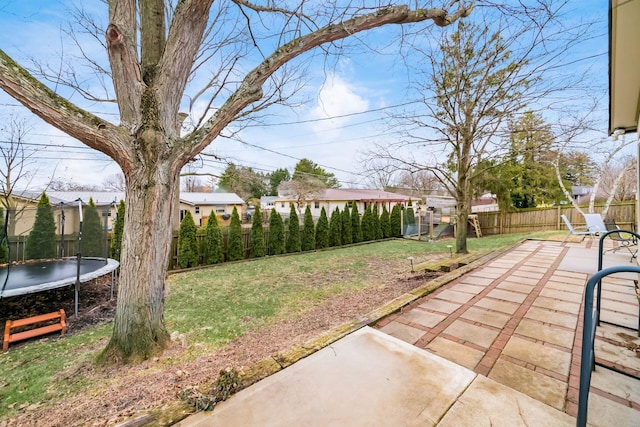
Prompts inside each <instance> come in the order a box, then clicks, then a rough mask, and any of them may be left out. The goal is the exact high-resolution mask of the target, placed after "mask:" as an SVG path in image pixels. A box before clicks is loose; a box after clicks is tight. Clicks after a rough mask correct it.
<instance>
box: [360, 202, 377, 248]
mask: <svg viewBox="0 0 640 427" xmlns="http://www.w3.org/2000/svg"><path fill="white" fill-rule="evenodd" d="M361 227H362V241H363V242H369V241H371V240H375V239H376V230H375V224H374V220H373V212H372V211H371V205H369V206H367V208H366V209H365V210H364V213H363V214H362V225H361Z"/></svg>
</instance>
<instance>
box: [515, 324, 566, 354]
mask: <svg viewBox="0 0 640 427" xmlns="http://www.w3.org/2000/svg"><path fill="white" fill-rule="evenodd" d="M516 333H517V334H520V335H524V336H526V337H529V338H533V339H535V340H538V341H543V342H548V343H551V344H555V345H557V346H560V347H564V348H567V349H571V347H572V346H573V340H574V338H575V331H573V330H570V329H565V328H561V327H557V326H553V325H541V324H540V323H539V322H536V321H533V320H529V319H526V318H525V319H522V320H521V321H520V324H519V325H518V327H517V328H516Z"/></svg>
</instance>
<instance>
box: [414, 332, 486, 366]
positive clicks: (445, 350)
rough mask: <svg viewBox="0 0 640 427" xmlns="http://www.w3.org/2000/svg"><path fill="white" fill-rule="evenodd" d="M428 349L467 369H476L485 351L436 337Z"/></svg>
mask: <svg viewBox="0 0 640 427" xmlns="http://www.w3.org/2000/svg"><path fill="white" fill-rule="evenodd" d="M426 349H427V350H429V351H430V352H431V353H433V354H435V355H438V356H440V357H444V358H445V359H447V360H450V361H451V362H454V363H457V364H458V365H461V366H464V367H465V368H467V369H474V368H475V367H476V366H477V365H478V363H480V360H482V357H483V356H484V352H483V351H480V350H476V349H475V348H471V347H469V346H466V345H464V344H458V343H457V342H454V341H451V340H448V339H446V338H442V337H436V338H435V339H434V340H433V341H431V342H430V343H429V345H427V347H426Z"/></svg>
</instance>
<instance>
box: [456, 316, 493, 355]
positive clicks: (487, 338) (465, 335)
mask: <svg viewBox="0 0 640 427" xmlns="http://www.w3.org/2000/svg"><path fill="white" fill-rule="evenodd" d="M444 333H445V334H449V335H452V336H454V337H456V338H460V339H461V340H464V341H469V342H472V343H474V344H476V345H478V346H480V347H484V348H489V347H490V346H491V343H492V342H493V340H495V339H496V337H497V336H498V334H499V333H500V332H499V331H496V330H495V329H489V328H484V327H482V326H478V325H474V324H471V323H468V322H464V321H462V320H456V321H454V322H453V323H452V324H451V325H449V327H447V329H445V330H444Z"/></svg>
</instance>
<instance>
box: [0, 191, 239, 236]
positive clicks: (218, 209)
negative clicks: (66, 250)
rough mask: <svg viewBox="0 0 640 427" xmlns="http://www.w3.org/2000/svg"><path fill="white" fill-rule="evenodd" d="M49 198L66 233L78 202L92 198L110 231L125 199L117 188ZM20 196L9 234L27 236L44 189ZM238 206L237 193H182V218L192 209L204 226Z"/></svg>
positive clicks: (74, 225) (72, 228)
mask: <svg viewBox="0 0 640 427" xmlns="http://www.w3.org/2000/svg"><path fill="white" fill-rule="evenodd" d="M46 193H47V197H49V201H50V203H51V206H52V207H53V215H54V220H55V222H56V233H58V234H59V233H60V232H61V230H62V226H63V225H62V219H63V217H64V234H73V233H77V232H78V228H79V227H78V226H79V209H78V201H79V200H80V201H81V202H82V204H83V205H85V204H87V203H89V199H93V202H94V204H95V205H96V207H97V208H98V212H99V213H100V215H101V217H102V219H103V221H104V223H105V224H106V227H107V230H111V229H112V227H113V221H115V218H116V213H117V209H118V204H119V203H120V201H121V200H124V196H125V194H124V192H118V191H47V192H46ZM16 194H20V195H12V197H11V204H12V206H13V207H14V208H13V209H11V210H10V217H9V225H8V234H9V236H25V237H26V236H27V235H28V234H29V233H30V232H31V228H32V227H33V222H34V221H35V216H36V208H37V205H38V200H40V196H41V195H42V192H35V191H21V192H16ZM234 207H237V208H238V213H239V214H240V215H242V214H243V212H244V201H243V200H242V199H241V198H240V197H238V196H237V195H236V194H235V193H187V192H181V193H180V211H179V215H180V219H181V220H182V217H183V216H184V213H185V211H186V210H189V211H191V215H192V216H193V219H194V221H195V223H196V225H200V226H203V225H205V224H206V219H207V218H208V217H209V215H211V214H212V213H215V214H217V215H218V218H219V219H220V220H222V221H223V223H224V220H225V219H228V218H229V217H230V216H231V212H233V208H234Z"/></svg>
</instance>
